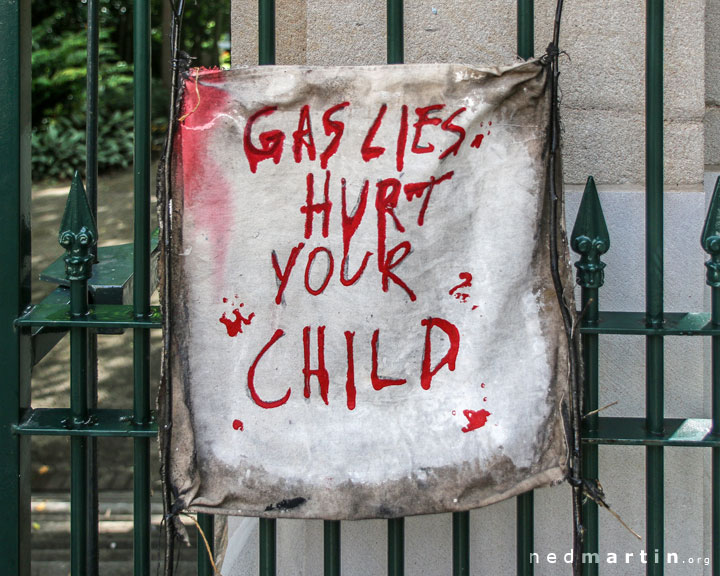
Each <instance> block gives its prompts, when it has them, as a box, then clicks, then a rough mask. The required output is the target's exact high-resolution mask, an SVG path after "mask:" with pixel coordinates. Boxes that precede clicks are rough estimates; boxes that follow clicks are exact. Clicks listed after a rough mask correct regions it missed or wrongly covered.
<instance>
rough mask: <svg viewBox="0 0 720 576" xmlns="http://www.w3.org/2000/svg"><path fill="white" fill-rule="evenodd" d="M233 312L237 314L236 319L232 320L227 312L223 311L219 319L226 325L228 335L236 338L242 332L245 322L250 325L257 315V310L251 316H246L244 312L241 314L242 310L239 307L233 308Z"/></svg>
mask: <svg viewBox="0 0 720 576" xmlns="http://www.w3.org/2000/svg"><path fill="white" fill-rule="evenodd" d="M233 314H234V315H235V320H230V318H228V317H227V315H226V314H225V312H223V315H222V316H221V317H220V319H219V320H220V322H221V323H222V324H224V325H225V328H226V329H227V333H228V336H230V337H231V338H234V337H235V336H237V335H238V334H242V331H243V330H242V329H243V324H244V325H246V326H249V325H250V323H251V322H252V319H253V318H254V317H255V312H253V313H252V314H250V316H248V317H247V318H245V317H244V316H243V315H242V314H240V310H239V309H238V308H235V310H233Z"/></svg>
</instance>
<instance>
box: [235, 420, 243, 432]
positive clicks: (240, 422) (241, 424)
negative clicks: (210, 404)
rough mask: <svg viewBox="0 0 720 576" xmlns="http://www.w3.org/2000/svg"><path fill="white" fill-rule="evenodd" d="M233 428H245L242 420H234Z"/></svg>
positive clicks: (241, 429)
mask: <svg viewBox="0 0 720 576" xmlns="http://www.w3.org/2000/svg"><path fill="white" fill-rule="evenodd" d="M233 430H240V432H242V431H243V430H245V426H244V425H243V422H242V420H233Z"/></svg>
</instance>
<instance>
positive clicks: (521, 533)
mask: <svg viewBox="0 0 720 576" xmlns="http://www.w3.org/2000/svg"><path fill="white" fill-rule="evenodd" d="M517 53H518V56H520V58H532V57H533V55H534V53H535V3H534V2H533V0H518V3H517ZM534 505H535V498H534V495H533V492H532V491H530V492H526V493H525V494H521V495H520V496H518V497H517V513H516V516H517V528H516V540H517V560H516V562H517V574H518V576H531V575H532V574H533V565H532V564H531V563H530V554H532V552H533V548H534V546H535V542H534V540H535V539H534V534H533V525H534V523H535V514H534Z"/></svg>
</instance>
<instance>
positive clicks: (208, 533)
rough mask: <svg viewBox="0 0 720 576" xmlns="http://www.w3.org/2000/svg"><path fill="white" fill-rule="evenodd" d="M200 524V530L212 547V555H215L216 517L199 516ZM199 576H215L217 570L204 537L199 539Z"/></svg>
mask: <svg viewBox="0 0 720 576" xmlns="http://www.w3.org/2000/svg"><path fill="white" fill-rule="evenodd" d="M198 524H199V525H200V530H202V531H203V534H205V538H207V543H208V546H210V553H211V554H213V555H214V554H215V516H213V515H212V514H198ZM198 576H215V570H213V567H212V564H211V563H210V558H209V557H208V554H207V549H206V548H205V543H204V542H203V541H202V536H199V538H198Z"/></svg>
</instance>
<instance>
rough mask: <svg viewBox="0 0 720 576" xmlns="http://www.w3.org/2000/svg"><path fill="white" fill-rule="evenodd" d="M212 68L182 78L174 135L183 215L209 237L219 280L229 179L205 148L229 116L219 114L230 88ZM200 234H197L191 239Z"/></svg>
mask: <svg viewBox="0 0 720 576" xmlns="http://www.w3.org/2000/svg"><path fill="white" fill-rule="evenodd" d="M220 81H221V80H220V76H219V75H218V74H217V73H215V71H213V70H208V69H199V70H197V71H195V70H193V71H191V72H190V74H189V75H188V77H187V78H186V79H185V85H184V90H183V106H182V111H181V113H180V118H182V117H183V116H185V118H184V120H183V121H182V122H180V123H179V130H178V138H179V140H180V142H179V144H180V147H181V149H182V178H183V183H182V186H183V192H184V210H185V215H186V217H187V216H190V217H191V218H192V219H193V220H194V222H195V225H196V226H197V227H198V229H199V230H202V231H203V232H204V233H205V235H206V236H207V238H209V241H210V243H211V249H212V252H213V254H214V270H213V272H214V276H215V278H216V281H217V286H220V285H222V283H223V277H222V276H223V275H222V271H223V268H224V264H225V252H226V251H225V249H224V247H225V246H227V244H228V242H229V240H230V225H231V220H230V218H228V217H226V216H225V215H226V214H227V215H229V214H232V213H233V211H232V206H231V205H230V199H231V196H230V185H229V183H228V182H227V180H226V179H225V178H223V176H222V174H223V168H222V166H221V164H220V163H219V162H217V161H216V160H215V159H214V158H213V156H212V155H210V154H209V153H208V151H209V148H210V146H211V143H212V138H213V135H214V134H215V127H216V126H219V125H220V124H221V123H222V122H227V121H229V120H227V119H223V118H222V117H220V116H221V115H222V114H224V113H226V112H227V111H228V109H229V107H230V97H229V95H228V93H227V92H226V91H225V90H224V89H223V88H222V87H221V86H219V85H216V84H219V82H220ZM193 240H199V239H193Z"/></svg>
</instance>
